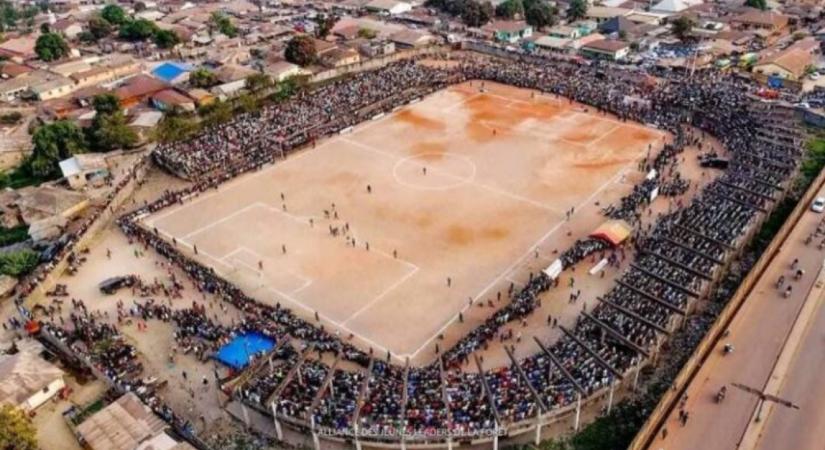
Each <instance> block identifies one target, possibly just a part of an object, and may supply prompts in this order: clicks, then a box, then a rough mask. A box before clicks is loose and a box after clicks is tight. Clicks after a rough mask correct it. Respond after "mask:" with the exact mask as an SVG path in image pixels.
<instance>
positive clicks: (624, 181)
mask: <svg viewBox="0 0 825 450" xmlns="http://www.w3.org/2000/svg"><path fill="white" fill-rule="evenodd" d="M480 88H481V83H480V82H475V83H467V84H464V85H460V86H456V87H453V88H450V89H447V90H444V91H441V92H439V93H436V94H434V95H432V96H430V97H427V98H426V99H424V100H423V101H422V102H420V103H418V104H415V105H413V106H410V107H406V108H404V109H402V110H400V111H399V112H397V113H395V114H391V115H389V116H387V117H385V118H382V119H380V120H376V121H372V122H370V123H367V124H364V125H362V126H360V127H358V128H357V129H356V130H355V131H354V132H353V133H351V134H347V135H344V136H340V137H335V138H332V139H330V140H327V141H325V142H323V143H321V144H320V145H319V146H318V148H316V149H313V150H307V151H305V152H303V153H300V154H298V155H295V156H293V157H291V158H289V159H288V160H287V161H285V162H282V163H279V164H276V165H274V166H270V167H268V168H265V169H263V170H262V171H259V172H257V173H254V174H250V175H247V176H244V177H241V178H239V179H237V180H235V181H233V182H231V183H228V184H227V185H224V186H222V187H221V188H220V189H219V190H217V191H214V192H210V193H208V194H205V195H202V196H200V197H199V198H197V199H195V200H194V201H191V202H188V203H187V204H185V205H182V206H179V207H174V208H170V209H167V210H164V211H161V212H159V213H158V214H157V215H156V216H154V217H150V218H148V219H147V220H146V225H147V226H149V227H156V228H158V229H159V230H160V231H161V232H162V233H165V234H166V235H167V236H169V237H170V238H172V237H174V238H175V239H176V241H177V242H178V243H179V244H181V245H184V246H186V247H187V248H189V249H192V250H194V249H193V246H194V247H197V250H198V255H197V257H198V258H200V259H201V261H203V262H204V263H205V264H207V265H209V266H213V267H215V268H216V270H218V271H219V272H220V273H221V274H223V275H224V276H226V277H228V278H229V279H230V280H231V281H233V282H235V283H237V284H239V285H240V286H241V287H243V288H244V289H245V290H246V291H247V292H248V293H250V294H251V295H253V296H255V297H257V298H258V299H260V300H261V301H264V302H269V303H272V304H274V303H275V302H281V303H282V304H285V305H287V306H290V307H292V308H293V309H294V310H296V311H297V312H298V313H300V314H303V315H304V316H306V317H312V316H313V315H314V313H315V312H316V311H317V312H318V313H319V315H320V317H321V318H322V322H324V323H326V324H329V325H332V326H334V327H337V328H338V329H340V330H341V331H342V333H345V334H349V333H351V334H354V335H355V336H356V338H357V340H356V341H358V342H360V343H362V344H363V345H364V346H371V347H374V348H377V349H382V350H383V349H389V350H391V351H392V352H393V354H394V355H396V356H397V357H399V358H406V357H410V358H413V359H417V360H420V359H422V358H417V357H419V356H424V355H427V354H429V356H428V357H430V358H431V356H432V355H431V354H430V351H427V350H428V348H427V347H428V346H432V345H434V344H433V343H432V341H433V339H434V338H435V337H436V336H437V335H438V334H440V333H442V332H444V330H445V329H446V327H447V326H448V325H449V324H450V323H452V322H453V321H455V320H456V318H457V315H458V313H459V311H463V310H465V309H467V308H468V307H469V305H468V303H469V300H470V299H472V300H473V301H478V300H482V301H486V300H487V299H490V298H493V299H495V298H496V296H497V293H498V292H502V293H504V292H505V291H506V290H507V287H508V286H509V284H510V283H511V282H517V283H519V282H523V281H524V280H526V278H527V277H528V272H529V271H530V270H533V268H532V267H530V268H528V267H527V265H528V264H529V263H528V261H529V260H532V259H538V260H539V263H538V265H540V266H543V267H546V266H547V265H549V263H550V262H551V261H552V259H554V258H555V257H554V256H553V252H554V251H555V250H558V249H562V248H563V247H561V246H559V245H558V241H557V238H558V237H559V236H564V235H565V234H566V231H567V225H568V223H567V222H566V221H565V212H566V211H567V210H569V209H570V208H575V212H576V214H574V215H573V218H574V219H575V218H576V217H577V214H578V213H579V211H580V210H581V209H582V208H583V207H585V206H586V205H589V204H591V203H592V202H593V201H594V199H596V198H598V199H600V200H601V201H602V202H603V203H602V204H606V203H608V202H610V201H612V200H615V199H618V198H619V197H620V196H621V195H623V194H625V193H626V192H628V191H629V190H630V188H631V185H632V184H633V183H634V182H635V181H637V180H636V178H637V177H634V174H632V173H631V172H632V170H633V169H635V166H636V164H637V162H638V160H639V159H640V158H643V157H644V156H645V155H646V154H647V152H648V151H650V150H649V149H650V148H653V151H655V149H656V148H658V147H659V146H661V145H662V143H663V142H664V139H665V137H666V136H665V134H664V133H662V132H660V131H658V130H655V129H651V128H646V127H643V126H640V125H637V124H633V123H622V122H619V121H616V120H615V119H613V118H611V117H609V116H604V115H596V114H594V113H591V112H586V109H585V108H584V107H583V106H581V105H578V104H575V103H569V102H568V101H567V100H559V99H556V98H553V97H550V96H541V95H536V94H535V93H533V92H532V91H528V90H523V89H517V88H513V87H510V86H503V85H497V84H491V83H486V92H484V93H482V92H480ZM425 171H426V172H425ZM637 175H638V174H637ZM370 191H371V192H370ZM282 195H283V197H282ZM282 198H283V199H282ZM333 205H334V206H333ZM327 214H329V217H327ZM336 214H337V219H336V217H335V216H336ZM601 220H602V218H601V217H598V216H597V215H588V216H587V218H586V220H582V221H580V222H581V223H579V221H577V224H576V227H577V230H576V234H577V236H581V235H584V234H586V233H587V232H589V231H591V230H592V229H594V228H595V227H596V226H597V225H598V224H599V223H600V221H601ZM331 227H337V228H339V229H340V230H341V231H342V233H341V234H340V235H339V236H338V237H337V238H334V237H332V236H331V233H330V228H331ZM346 227H348V228H349V232H345V231H344V230H345V229H346ZM350 239H352V240H350ZM353 240H354V245H351V244H352V243H353ZM367 245H369V248H367ZM536 251H538V255H539V256H538V258H536V256H535V255H536ZM540 268H542V267H539V269H540ZM448 280H449V281H448ZM413 323H414V324H415V326H410V324H413ZM467 329H469V327H467V328H466V329H465V331H466V330H467ZM423 359H426V357H425V358H423Z"/></svg>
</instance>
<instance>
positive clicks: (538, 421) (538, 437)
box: [535, 413, 541, 446]
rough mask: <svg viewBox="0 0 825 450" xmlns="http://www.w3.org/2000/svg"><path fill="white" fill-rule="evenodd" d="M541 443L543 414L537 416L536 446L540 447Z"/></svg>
mask: <svg viewBox="0 0 825 450" xmlns="http://www.w3.org/2000/svg"><path fill="white" fill-rule="evenodd" d="M540 443H541V413H538V414H536V439H535V444H536V446H538V445H539V444H540Z"/></svg>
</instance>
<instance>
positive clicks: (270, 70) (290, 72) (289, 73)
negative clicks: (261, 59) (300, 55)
mask: <svg viewBox="0 0 825 450" xmlns="http://www.w3.org/2000/svg"><path fill="white" fill-rule="evenodd" d="M264 72H265V73H267V74H268V75H269V76H271V77H272V79H273V80H275V81H276V82H279V83H280V82H282V81H284V80H286V79H287V78H291V77H295V76H299V75H304V74H307V73H308V72H307V71H305V70H304V69H302V68H301V66H299V65H297V64H292V63H291V62H288V61H278V62H275V63H272V64H270V65H268V66H267V67H266V69H265V70H264Z"/></svg>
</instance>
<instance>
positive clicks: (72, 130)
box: [27, 120, 88, 177]
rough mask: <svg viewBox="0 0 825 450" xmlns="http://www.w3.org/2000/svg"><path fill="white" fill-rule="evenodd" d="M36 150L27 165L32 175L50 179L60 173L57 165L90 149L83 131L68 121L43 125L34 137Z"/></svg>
mask: <svg viewBox="0 0 825 450" xmlns="http://www.w3.org/2000/svg"><path fill="white" fill-rule="evenodd" d="M32 143H33V144H34V148H33V149H32V154H31V156H30V157H29V159H28V161H27V164H28V166H29V169H30V170H31V172H32V174H33V175H35V176H39V177H49V176H54V175H58V174H59V173H60V170H59V167H58V166H57V163H59V162H60V161H62V160H64V159H66V158H69V157H71V156H72V155H75V154H77V153H85V152H86V151H87V149H88V145H87V144H86V137H85V136H84V135H83V131H81V129H80V128H79V127H78V126H77V125H75V123H74V122H71V121H68V120H58V121H56V122H52V123H50V124H46V125H42V126H40V127H38V128H37V130H35V132H34V135H33V136H32Z"/></svg>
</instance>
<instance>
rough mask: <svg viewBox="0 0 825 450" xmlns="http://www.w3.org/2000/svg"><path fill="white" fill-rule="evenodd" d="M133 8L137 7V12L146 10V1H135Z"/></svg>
mask: <svg viewBox="0 0 825 450" xmlns="http://www.w3.org/2000/svg"><path fill="white" fill-rule="evenodd" d="M133 8H134V9H135V12H136V13H137V12H141V11H144V10H146V3H143V2H136V3H135V6H134V7H133Z"/></svg>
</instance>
